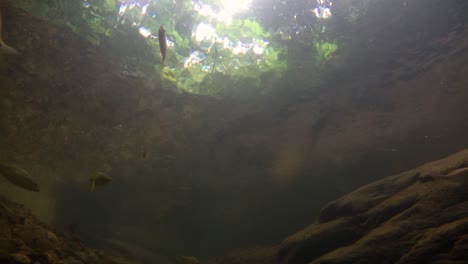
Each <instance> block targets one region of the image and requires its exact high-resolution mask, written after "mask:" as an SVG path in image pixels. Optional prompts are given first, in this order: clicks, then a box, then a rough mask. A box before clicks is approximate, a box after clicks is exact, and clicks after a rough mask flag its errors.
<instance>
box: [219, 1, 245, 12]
mask: <svg viewBox="0 0 468 264" xmlns="http://www.w3.org/2000/svg"><path fill="white" fill-rule="evenodd" d="M221 4H222V5H223V7H224V10H225V11H226V12H228V13H230V14H236V13H238V12H240V11H244V10H247V9H248V8H249V7H250V5H251V4H252V0H237V1H232V0H221Z"/></svg>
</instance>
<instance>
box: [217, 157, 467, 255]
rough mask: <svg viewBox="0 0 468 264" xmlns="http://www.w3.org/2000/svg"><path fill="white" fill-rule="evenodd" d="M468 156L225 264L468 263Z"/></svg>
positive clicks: (429, 167) (412, 173)
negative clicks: (269, 246) (278, 242)
mask: <svg viewBox="0 0 468 264" xmlns="http://www.w3.org/2000/svg"><path fill="white" fill-rule="evenodd" d="M467 262H468V150H463V151H460V152H458V153H456V154H453V155H451V156H449V157H447V158H445V159H442V160H438V161H434V162H430V163H428V164H425V165H423V166H420V167H418V168H416V169H412V170H409V171H406V172H403V173H400V174H398V175H394V176H390V177H387V178H384V179H382V180H379V181H376V182H374V183H371V184H368V185H365V186H363V187H361V188H359V189H357V190H355V191H353V192H351V193H350V194H348V195H345V196H343V197H341V198H339V199H337V200H335V201H333V202H331V203H329V204H327V205H326V206H325V207H324V208H323V209H322V210H321V212H320V215H319V217H318V220H317V222H316V223H314V224H312V225H310V226H308V227H306V228H304V229H303V230H301V231H299V232H297V233H295V234H293V235H291V236H289V237H287V238H286V239H285V240H284V241H283V242H282V243H281V244H280V245H278V246H277V247H273V248H269V249H262V250H251V251H248V252H243V253H239V254H237V255H233V256H230V257H228V258H225V259H223V260H222V261H220V262H219V263H257V264H258V263H275V264H305V263H309V264H312V263H314V264H315V263H329V264H330V263H399V264H403V263H405V264H410V263H467Z"/></svg>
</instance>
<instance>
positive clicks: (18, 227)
mask: <svg viewBox="0 0 468 264" xmlns="http://www.w3.org/2000/svg"><path fill="white" fill-rule="evenodd" d="M15 219H23V220H24V221H16V220H15ZM109 259H112V257H111V256H106V255H105V254H97V253H96V250H93V249H91V248H88V247H86V246H85V245H84V244H83V243H82V242H81V241H79V240H78V239H73V238H70V237H63V236H61V235H57V233H55V232H54V231H53V230H51V229H50V228H49V227H47V226H46V225H45V224H43V223H41V222H40V221H39V220H37V219H36V218H35V217H34V216H33V215H32V214H31V213H30V212H28V211H27V210H26V209H24V207H23V206H22V205H20V204H17V203H14V202H11V201H9V200H7V199H6V198H5V197H3V196H0V263H16V264H20V263H25V264H29V263H40V264H101V263H102V264H104V263H117V262H109V261H108V260H109ZM121 259H122V262H119V263H138V262H135V261H129V260H127V259H125V258H121Z"/></svg>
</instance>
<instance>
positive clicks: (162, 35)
mask: <svg viewBox="0 0 468 264" xmlns="http://www.w3.org/2000/svg"><path fill="white" fill-rule="evenodd" d="M158 40H159V50H160V51H161V57H162V64H164V60H165V59H166V49H167V41H166V30H164V27H163V26H160V27H159V30H158Z"/></svg>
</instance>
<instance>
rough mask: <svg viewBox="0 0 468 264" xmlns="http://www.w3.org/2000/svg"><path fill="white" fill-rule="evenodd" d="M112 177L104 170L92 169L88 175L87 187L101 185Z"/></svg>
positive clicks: (92, 188)
mask: <svg viewBox="0 0 468 264" xmlns="http://www.w3.org/2000/svg"><path fill="white" fill-rule="evenodd" d="M111 181H112V178H111V177H110V176H109V175H107V174H105V173H104V172H100V171H94V172H92V173H91V175H89V189H90V190H91V191H93V190H94V187H95V186H102V185H106V184H108V183H110V182H111Z"/></svg>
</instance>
